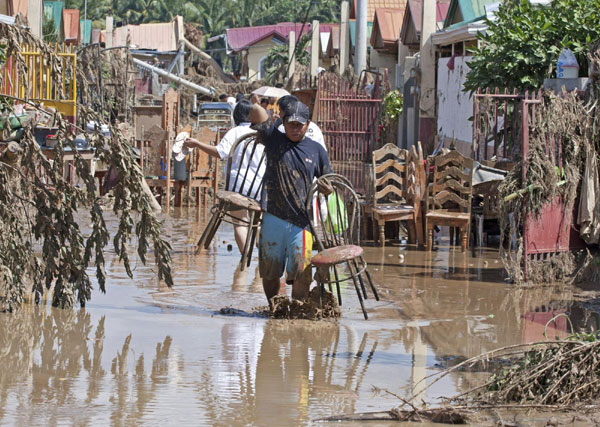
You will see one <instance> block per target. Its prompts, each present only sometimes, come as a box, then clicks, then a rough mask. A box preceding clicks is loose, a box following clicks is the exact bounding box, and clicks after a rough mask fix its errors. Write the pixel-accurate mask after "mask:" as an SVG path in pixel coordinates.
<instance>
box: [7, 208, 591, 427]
mask: <svg viewBox="0 0 600 427" xmlns="http://www.w3.org/2000/svg"><path fill="white" fill-rule="evenodd" d="M197 219H198V216H197V213H196V212H195V211H193V210H187V209H183V210H176V211H175V212H174V213H172V214H171V215H170V216H169V217H166V218H165V235H166V237H167V238H168V239H169V240H170V241H171V242H172V245H173V268H174V276H175V287H174V288H172V289H168V288H166V287H165V286H164V285H163V284H161V283H159V282H158V281H157V279H156V275H155V272H154V270H153V266H152V265H148V266H144V265H142V264H141V263H139V262H138V263H137V264H136V266H135V277H134V279H129V278H128V277H127V276H126V274H125V272H124V269H123V267H122V266H121V265H120V264H119V262H118V260H117V259H116V258H115V257H114V254H112V253H109V254H107V259H108V262H107V270H108V279H107V293H106V295H103V294H101V293H100V292H94V293H93V297H92V301H91V302H90V303H89V305H88V306H87V307H86V308H85V309H76V310H57V309H53V308H50V307H48V306H41V307H36V306H29V305H27V306H25V307H24V308H23V309H22V310H21V311H19V312H17V313H15V314H0V342H1V346H0V367H1V369H0V420H1V424H2V425H27V426H29V425H32V426H33V425H64V424H67V425H78V426H79V425H108V424H111V425H113V424H116V425H139V424H144V425H146V424H147V425H228V426H229V425H259V426H263V425H264V426H280V425H281V426H286V425H306V424H311V423H313V422H314V420H317V419H319V418H323V417H328V416H331V415H336V414H350V413H359V412H371V411H385V410H389V409H391V408H392V407H396V406H398V405H399V401H398V400H397V398H395V397H394V396H392V395H391V394H389V393H386V392H385V391H377V389H380V390H389V391H390V392H392V393H395V394H398V395H402V396H408V395H410V390H411V389H412V388H413V387H415V390H416V392H417V393H418V401H419V402H420V401H424V402H427V403H428V404H436V403H438V400H437V399H438V398H439V397H440V396H451V395H453V394H455V393H457V392H460V391H464V390H465V389H467V388H469V387H471V386H473V385H474V384H476V383H478V382H480V381H481V380H482V379H484V378H485V377H486V376H487V375H488V374H487V373H484V372H464V371H460V372H456V373H454V374H452V375H449V376H447V377H445V378H444V379H443V380H441V381H439V382H437V383H436V384H434V385H433V386H432V387H431V388H428V389H425V385H426V384H428V383H430V382H431V379H425V378H426V377H427V376H428V375H431V374H434V373H436V372H440V371H441V370H442V369H443V368H445V367H447V366H451V365H452V364H456V363H459V362H460V361H462V360H464V359H465V358H468V357H471V356H475V355H477V354H479V353H482V352H485V351H489V350H493V349H495V348H499V347H502V346H506V345H511V344H515V343H520V342H529V341H536V340H541V339H543V335H544V326H545V325H546V323H547V322H548V320H549V319H550V318H552V317H553V316H554V315H555V314H558V313H562V312H568V313H569V314H570V315H571V317H572V319H573V321H574V323H575V325H576V327H578V328H585V329H596V328H597V326H598V316H597V314H595V313H594V312H590V311H589V310H587V309H586V308H585V306H582V305H581V304H579V303H574V302H573V301H572V300H573V295H572V291H571V290H569V289H556V288H541V289H517V288H516V287H515V286H514V285H511V284H509V283H507V282H506V281H505V280H504V273H503V269H502V267H501V264H500V263H499V261H498V258H497V251H496V250H495V249H484V250H478V251H476V254H475V256H474V254H473V253H465V254H463V253H461V252H460V250H451V249H449V248H448V245H447V242H446V240H445V239H442V241H441V242H440V246H439V247H438V248H437V250H435V251H433V252H431V253H426V252H423V251H417V250H416V249H414V248H412V247H409V246H407V245H404V244H395V245H393V246H388V247H386V248H385V249H381V248H374V247H368V248H366V258H367V261H368V262H369V265H370V267H369V268H370V271H371V274H372V276H373V279H374V280H375V282H376V284H377V286H378V289H379V291H380V295H381V301H379V302H376V301H374V300H372V299H369V300H367V302H366V305H367V308H368V312H369V315H370V319H369V320H368V321H365V320H363V318H362V313H361V311H360V306H359V304H358V299H357V298H356V294H355V291H354V287H353V286H347V287H344V288H343V289H342V292H343V293H342V296H343V305H342V317H341V319H340V320H339V321H337V322H333V321H319V322H315V321H299V320H296V321H286V320H272V319H267V318H265V317H262V316H261V315H259V314H255V309H256V308H257V307H260V306H264V305H265V304H266V301H265V299H264V295H263V293H262V287H261V284H260V280H259V277H258V274H257V272H256V265H257V261H256V251H255V254H254V259H253V262H252V265H251V267H250V268H249V269H248V271H246V272H240V271H239V270H237V264H238V261H239V254H238V252H237V249H235V242H234V239H233V232H232V229H231V228H230V227H229V226H223V227H222V229H221V230H220V231H219V232H218V233H217V236H216V239H215V241H214V244H213V246H212V247H211V249H210V250H208V251H205V252H202V253H201V254H199V255H195V254H194V245H195V242H196V241H197V239H198V238H199V236H200V233H201V231H202V228H203V219H204V218H202V217H201V218H200V219H201V221H198V220H197ZM111 224H112V225H113V226H114V222H113V223H111ZM229 245H233V247H234V249H233V250H228V246H229ZM92 272H93V271H92ZM287 291H288V294H289V289H288V290H287ZM223 307H231V308H232V309H231V310H227V312H228V313H230V314H228V315H223V314H220V309H221V308H223ZM547 334H548V335H549V336H550V337H552V338H553V337H555V336H565V335H566V334H567V325H566V321H564V319H563V320H559V321H557V322H555V323H553V324H551V325H549V327H548V330H547ZM370 425H371V424H370ZM383 425H385V423H383Z"/></svg>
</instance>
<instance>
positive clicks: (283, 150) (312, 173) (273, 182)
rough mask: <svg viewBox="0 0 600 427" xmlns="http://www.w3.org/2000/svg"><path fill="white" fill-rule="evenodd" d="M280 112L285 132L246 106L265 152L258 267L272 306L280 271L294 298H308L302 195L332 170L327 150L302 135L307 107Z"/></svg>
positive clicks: (307, 245)
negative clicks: (287, 282)
mask: <svg viewBox="0 0 600 427" xmlns="http://www.w3.org/2000/svg"><path fill="white" fill-rule="evenodd" d="M281 113H282V114H281V115H282V119H283V127H284V129H285V133H282V132H280V131H279V130H277V129H276V128H275V125H274V123H273V121H272V120H270V119H269V115H268V114H267V112H266V111H265V109H264V108H262V107H261V106H260V105H258V104H254V105H253V106H252V109H251V110H250V122H251V123H252V125H253V128H255V129H256V130H257V131H258V135H259V141H260V142H261V143H262V144H264V146H265V153H266V155H267V168H266V171H265V175H264V181H263V182H264V187H263V194H262V199H261V205H262V209H263V212H264V213H263V220H262V225H261V229H260V238H259V244H258V246H259V253H258V267H259V271H260V276H261V277H262V279H263V288H264V290H265V295H266V297H267V300H268V301H269V306H271V308H272V303H271V298H273V297H274V296H275V295H277V293H278V292H279V280H280V279H281V277H282V276H283V272H284V270H285V271H287V279H288V280H293V286H292V298H293V299H300V300H302V299H306V298H307V297H308V291H309V287H310V282H311V267H310V258H311V252H312V241H313V239H312V234H311V233H310V231H309V217H308V212H307V211H306V199H307V197H308V191H309V189H310V186H311V184H312V182H313V180H314V178H315V177H316V178H318V177H320V176H322V175H325V174H328V173H332V169H331V165H330V164H329V157H328V156H327V152H326V151H325V149H323V147H322V146H321V145H319V144H318V143H317V142H315V141H313V140H312V139H310V138H308V137H306V135H305V134H306V129H307V128H308V124H309V123H310V120H309V117H310V113H309V110H308V107H307V106H306V105H304V104H303V103H301V102H299V101H298V102H292V103H290V104H288V105H287V106H286V108H285V109H284V111H282V112H281ZM323 191H325V192H327V189H326V188H323Z"/></svg>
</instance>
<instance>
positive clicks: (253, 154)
mask: <svg viewBox="0 0 600 427" xmlns="http://www.w3.org/2000/svg"><path fill="white" fill-rule="evenodd" d="M265 167H266V155H265V151H264V146H263V145H262V144H259V143H258V142H257V141H256V132H252V133H249V134H246V135H243V136H241V137H239V138H238V139H237V141H235V143H234V144H233V145H232V147H231V150H230V151H229V157H228V158H227V166H226V167H225V189H227V190H229V191H235V192H237V193H240V194H241V195H243V196H246V197H250V198H252V199H259V198H260V192H261V190H262V186H263V176H264V170H265Z"/></svg>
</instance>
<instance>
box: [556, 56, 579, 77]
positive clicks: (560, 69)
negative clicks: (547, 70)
mask: <svg viewBox="0 0 600 427" xmlns="http://www.w3.org/2000/svg"><path fill="white" fill-rule="evenodd" d="M577 77H579V64H578V63H577V58H575V55H573V52H571V49H563V50H562V51H561V52H560V55H559V56H558V62H557V64H556V78H558V79H576V78H577Z"/></svg>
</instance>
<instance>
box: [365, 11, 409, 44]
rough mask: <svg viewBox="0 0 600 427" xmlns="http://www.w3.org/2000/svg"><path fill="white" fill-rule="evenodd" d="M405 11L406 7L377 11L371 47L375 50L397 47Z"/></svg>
mask: <svg viewBox="0 0 600 427" xmlns="http://www.w3.org/2000/svg"><path fill="white" fill-rule="evenodd" d="M404 9H405V7H404V5H403V7H402V8H398V9H388V8H385V7H381V8H377V9H375V22H374V23H373V31H372V33H371V46H373V47H374V48H375V49H391V48H393V47H394V46H396V44H397V42H398V39H399V38H400V28H401V27H402V18H403V17H404Z"/></svg>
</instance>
